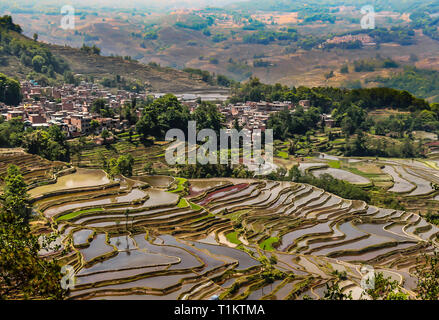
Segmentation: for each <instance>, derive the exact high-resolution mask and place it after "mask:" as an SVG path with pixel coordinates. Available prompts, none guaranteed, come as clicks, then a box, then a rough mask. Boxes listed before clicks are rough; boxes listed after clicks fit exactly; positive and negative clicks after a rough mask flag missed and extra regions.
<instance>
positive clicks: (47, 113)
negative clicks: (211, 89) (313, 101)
mask: <svg viewBox="0 0 439 320" xmlns="http://www.w3.org/2000/svg"><path fill="white" fill-rule="evenodd" d="M21 93H22V97H23V98H22V102H21V103H20V105H19V106H17V107H11V106H6V105H4V104H0V113H1V114H2V116H3V117H4V118H5V119H6V121H9V120H12V119H18V120H20V121H23V123H24V124H25V126H26V127H33V128H41V127H49V126H52V125H57V126H59V127H60V128H61V129H62V130H63V131H64V132H65V133H66V136H67V137H68V138H75V137H79V136H82V135H88V134H91V133H100V132H102V130H104V129H107V130H114V129H116V130H120V129H127V128H128V127H129V123H128V121H127V120H123V119H121V118H120V116H119V112H115V114H116V115H115V116H114V117H113V118H104V117H102V116H101V115H99V114H97V113H93V112H92V110H91V107H92V104H93V101H94V100H96V99H98V98H100V99H104V100H105V101H106V104H107V105H108V106H109V108H110V109H113V110H115V111H117V110H118V109H119V108H121V107H123V106H124V105H126V104H130V103H131V102H132V101H133V100H134V99H142V100H143V99H146V98H147V95H149V94H147V93H133V92H128V91H125V90H117V92H115V93H114V92H110V91H108V90H105V89H103V88H101V87H99V86H97V85H95V84H92V83H87V82H81V84H80V85H78V86H75V85H72V84H64V85H62V86H55V87H42V86H40V85H38V84H37V83H35V82H33V81H23V82H22V83H21ZM154 96H155V95H154ZM159 96H160V94H158V95H157V96H155V97H156V98H157V97H159ZM208 97H210V96H203V98H208ZM178 98H179V100H180V101H182V103H183V104H186V105H187V106H188V107H189V109H190V110H191V112H193V111H194V110H195V109H196V108H197V106H198V105H199V99H200V97H196V96H193V95H188V96H185V95H180V96H178ZM210 98H212V99H213V100H214V101H216V102H217V106H218V108H219V111H220V112H221V113H222V114H223V115H224V118H225V120H226V125H227V127H229V128H233V127H234V126H235V124H236V121H237V122H238V124H239V126H240V127H241V128H245V129H247V130H249V131H251V132H253V131H254V130H256V129H259V130H261V131H265V129H266V127H267V120H268V118H269V117H270V114H271V113H274V112H279V111H282V110H284V109H285V108H286V109H288V110H290V112H294V111H295V110H296V108H297V107H298V106H300V107H302V108H303V109H304V110H305V111H306V110H308V109H309V107H310V101H309V100H302V101H300V102H299V103H298V104H297V105H295V104H294V103H292V102H291V101H283V102H279V101H277V102H265V101H260V102H246V103H237V104H226V103H224V101H221V100H223V99H218V96H212V97H210ZM136 113H137V116H138V117H140V116H141V110H137V111H136ZM92 120H95V123H94V126H92ZM322 121H323V122H324V123H325V125H326V126H329V127H332V126H333V125H334V121H333V120H332V118H331V116H330V115H322ZM96 122H97V123H98V124H99V126H97V127H96ZM92 131H93V132H92ZM98 140H99V138H96V142H97V143H99V141H98ZM101 142H102V141H101Z"/></svg>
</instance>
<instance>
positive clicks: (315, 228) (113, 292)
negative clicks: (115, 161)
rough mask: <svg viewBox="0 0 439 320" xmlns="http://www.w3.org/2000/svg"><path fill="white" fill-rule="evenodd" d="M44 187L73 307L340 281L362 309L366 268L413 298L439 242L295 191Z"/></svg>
mask: <svg viewBox="0 0 439 320" xmlns="http://www.w3.org/2000/svg"><path fill="white" fill-rule="evenodd" d="M392 166H393V165H392ZM419 169H420V170H421V168H419ZM412 170H415V169H413V167H412ZM417 172H418V171H413V172H410V173H409V174H412V175H416V174H417ZM82 173H83V174H87V172H82ZM90 175H91V176H93V177H96V172H93V171H90ZM57 183H59V184H63V181H58V182H57ZM41 188H42V187H40V189H38V188H36V189H33V204H34V206H35V209H36V211H37V212H38V214H39V215H40V217H41V220H42V222H46V223H47V224H46V226H47V225H50V226H51V227H50V229H49V228H47V227H46V228H43V227H41V228H40V229H39V230H38V232H40V234H41V237H43V236H44V235H45V234H47V233H50V232H55V233H57V234H58V235H59V237H58V241H57V242H58V243H59V244H61V248H56V249H54V250H53V251H51V252H41V254H43V255H46V256H48V257H53V258H57V259H60V261H61V262H62V263H63V264H69V265H72V266H73V267H74V268H75V271H76V274H77V283H76V286H75V288H74V289H73V290H71V292H70V296H69V298H70V299H208V298H209V297H211V296H213V295H219V296H220V297H221V298H224V299H248V300H255V299H304V298H308V297H310V298H314V299H317V298H319V297H322V296H323V295H324V293H325V290H326V286H325V284H326V283H327V282H328V281H331V280H333V279H335V277H336V275H335V273H334V272H335V270H337V271H339V272H340V271H346V273H347V280H345V281H343V282H342V283H341V286H342V288H343V290H344V291H345V292H348V291H352V293H353V296H354V298H359V297H360V295H361V293H362V289H361V287H360V283H361V279H362V276H363V275H362V274H361V267H362V266H363V264H368V265H371V266H373V267H374V268H375V269H376V270H377V271H382V272H384V273H385V274H386V275H387V276H392V277H393V278H394V279H397V280H398V281H399V283H400V285H401V287H402V288H404V290H405V291H406V292H407V293H409V294H413V292H412V290H413V288H414V287H415V285H416V281H415V279H414V276H413V271H414V268H415V266H416V264H417V263H419V262H418V261H417V258H420V257H421V255H422V254H423V253H428V252H430V251H432V250H433V249H434V248H435V247H436V246H437V235H438V234H439V228H438V227H436V226H433V225H431V224H429V223H428V222H426V221H425V220H424V218H422V217H421V216H419V215H417V214H416V213H409V212H403V211H396V210H389V209H380V208H376V207H373V206H369V205H367V204H366V203H364V202H361V201H351V200H344V199H341V198H339V197H337V196H335V195H332V194H329V193H326V192H324V191H323V190H320V189H317V188H315V187H313V186H309V185H303V184H295V183H292V182H275V181H264V180H241V179H229V178H216V179H203V180H190V181H187V180H185V179H177V178H172V177H164V176H155V177H154V176H150V177H138V178H137V177H133V178H132V179H126V178H123V177H119V179H117V181H102V183H101V184H95V185H93V186H79V187H77V186H75V185H74V187H73V188H57V184H55V185H53V189H52V190H53V191H48V192H47V190H45V189H41ZM411 192H412V191H411ZM43 225H44V223H41V226H43ZM267 274H268V275H272V276H273V277H270V276H267ZM270 279H271V280H270Z"/></svg>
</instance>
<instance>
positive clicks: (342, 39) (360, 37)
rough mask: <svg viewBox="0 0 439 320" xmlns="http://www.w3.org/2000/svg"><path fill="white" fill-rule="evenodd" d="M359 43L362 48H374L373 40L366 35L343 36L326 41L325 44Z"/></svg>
mask: <svg viewBox="0 0 439 320" xmlns="http://www.w3.org/2000/svg"><path fill="white" fill-rule="evenodd" d="M356 41H360V42H361V43H362V44H363V46H374V45H376V42H375V40H374V39H373V38H372V37H371V36H369V35H368V34H355V35H352V34H348V35H345V36H340V37H334V38H332V39H328V40H326V43H328V44H341V43H349V42H356Z"/></svg>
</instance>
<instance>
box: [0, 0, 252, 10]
mask: <svg viewBox="0 0 439 320" xmlns="http://www.w3.org/2000/svg"><path fill="white" fill-rule="evenodd" d="M240 1H244V0H124V1H121V0H15V1H12V2H11V0H0V4H4V5H9V6H10V7H18V8H20V6H22V7H28V6H29V5H31V6H32V5H33V6H34V7H35V6H38V5H42V6H46V5H54V6H62V5H67V4H68V5H73V6H75V5H76V6H89V7H94V6H96V7H99V6H109V7H119V8H124V7H125V8H132V7H142V6H144V7H180V8H184V7H188V8H192V7H205V6H222V5H227V4H229V3H233V2H240ZM247 1H248V0H247Z"/></svg>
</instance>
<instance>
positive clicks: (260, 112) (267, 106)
mask: <svg viewBox="0 0 439 320" xmlns="http://www.w3.org/2000/svg"><path fill="white" fill-rule="evenodd" d="M298 106H300V107H302V108H303V110H304V111H307V110H308V109H309V108H310V106H311V103H310V101H309V100H301V101H299V103H298V104H297V105H295V104H294V103H292V102H291V101H283V102H280V101H275V102H266V101H260V102H246V103H238V104H233V105H232V104H229V105H226V106H219V108H220V111H221V113H222V114H223V115H224V117H225V119H226V123H227V126H228V127H229V128H233V127H234V125H235V121H237V122H238V124H239V126H240V127H241V128H245V129H247V130H249V131H253V130H261V131H265V129H266V128H267V120H268V118H269V117H270V114H272V113H275V112H279V111H282V110H284V109H288V110H290V112H295V110H296V108H297V107H298ZM322 121H323V122H324V124H325V125H326V126H328V127H333V126H334V125H335V122H334V120H333V119H332V117H331V115H326V114H323V115H322Z"/></svg>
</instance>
